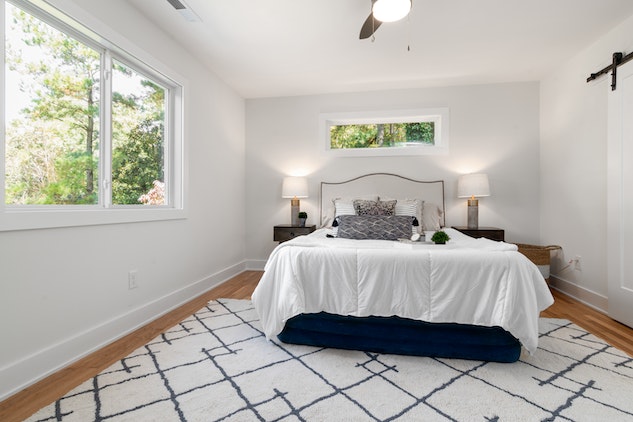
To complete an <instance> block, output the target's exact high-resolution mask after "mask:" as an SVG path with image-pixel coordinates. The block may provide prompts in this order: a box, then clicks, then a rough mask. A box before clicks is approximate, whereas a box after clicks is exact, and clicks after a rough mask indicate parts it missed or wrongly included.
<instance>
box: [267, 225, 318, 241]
mask: <svg viewBox="0 0 633 422" xmlns="http://www.w3.org/2000/svg"><path fill="white" fill-rule="evenodd" d="M315 230H316V226H315V225H314V224H313V225H311V226H305V227H301V226H293V225H292V224H278V225H276V226H275V227H274V229H273V240H274V241H275V242H279V243H282V242H285V241H286V240H290V239H294V238H295V237H297V236H301V235H304V234H310V233H312V232H313V231H315Z"/></svg>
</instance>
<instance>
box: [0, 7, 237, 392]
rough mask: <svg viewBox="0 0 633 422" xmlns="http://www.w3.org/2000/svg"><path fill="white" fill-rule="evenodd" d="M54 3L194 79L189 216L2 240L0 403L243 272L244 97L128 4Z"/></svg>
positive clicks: (17, 234) (5, 235)
mask: <svg viewBox="0 0 633 422" xmlns="http://www.w3.org/2000/svg"><path fill="white" fill-rule="evenodd" d="M53 3H55V4H56V5H58V6H59V7H60V8H62V9H66V10H69V11H72V13H73V14H75V15H76V16H83V17H85V18H86V19H88V20H90V21H92V22H93V23H94V26H95V27H98V28H101V29H102V30H107V31H108V32H109V28H106V27H105V26H104V24H103V23H105V25H107V26H109V27H110V28H111V29H113V30H114V31H115V32H116V33H117V34H118V35H117V34H115V35H113V37H115V38H118V37H119V35H120V36H122V37H121V39H122V40H123V41H124V42H127V43H131V44H130V45H131V46H133V48H140V49H142V50H143V51H144V52H147V53H149V55H151V56H152V57H153V58H154V59H156V60H158V61H161V62H163V63H165V64H166V65H167V66H169V67H171V68H172V69H173V70H174V71H175V72H177V73H179V74H180V75H183V76H184V77H185V78H186V79H187V81H188V86H189V87H190V88H191V89H189V90H188V91H187V92H186V93H185V95H186V97H185V98H186V102H185V110H186V121H185V126H186V139H185V142H186V149H187V153H188V157H189V160H188V162H189V172H188V181H189V183H188V211H189V212H188V218H187V219H184V220H176V221H164V222H151V223H140V224H138V223H135V224H120V225H103V226H87V227H75V228H60V229H48V230H27V231H14V232H2V233H0V289H1V292H0V338H1V342H2V343H1V346H0V400H2V399H3V398H5V397H6V396H7V395H8V394H10V393H11V392H14V391H16V390H17V389H19V388H20V387H23V386H24V385H25V384H28V383H30V382H32V381H33V380H35V379H37V378H40V377H42V376H44V375H46V374H48V373H49V372H51V371H53V370H55V369H57V368H59V367H60V366H63V365H65V364H67V363H68V362H70V361H72V360H74V359H76V358H77V357H79V356H81V355H84V354H86V353H87V352H89V351H91V350H94V349H96V348H98V347H100V346H102V345H104V343H106V342H109V341H110V340H112V339H113V338H115V337H118V336H120V335H121V334H123V333H124V332H126V331H129V330H130V329H132V328H133V327H136V326H138V325H141V324H143V323H145V322H147V321H148V320H149V319H152V318H153V317H155V316H157V315H158V314H160V313H163V312H165V311H167V310H168V309H169V308H172V307H174V306H175V305H177V304H179V303H181V302H183V301H186V300H188V299H190V298H192V297H194V296H196V295H197V294H199V293H201V292H202V291H204V290H207V289H208V288H210V287H212V286H213V285H215V284H217V283H219V282H221V281H224V280H225V279H227V278H228V277H230V276H232V275H235V274H237V273H239V272H240V271H242V270H243V268H244V256H245V251H244V228H243V227H244V224H243V222H244V220H245V214H244V208H245V200H244V184H245V181H244V177H245V171H244V154H245V151H244V150H245V134H244V127H245V121H244V116H245V104H244V100H243V99H241V98H240V97H239V96H238V95H236V94H235V92H234V91H233V90H232V89H231V88H229V87H228V86H226V85H225V84H224V83H223V82H221V81H220V80H219V79H218V78H217V77H215V76H214V75H213V74H211V73H210V72H209V71H208V70H206V69H205V68H204V67H203V66H202V65H201V64H200V63H199V62H198V61H197V60H196V59H195V58H193V57H192V56H190V55H188V54H187V53H185V52H184V50H183V49H182V48H181V47H180V46H178V45H176V44H175V43H174V42H173V41H172V40H171V39H170V38H169V37H167V36H165V34H164V33H162V32H161V31H160V30H159V29H157V28H156V27H155V26H154V25H152V24H150V23H149V22H148V21H146V20H145V18H144V17H143V16H142V15H140V14H139V13H138V12H137V11H136V10H135V9H133V8H131V7H130V6H129V5H128V4H127V2H126V1H124V0H109V1H107V2H104V1H101V0H89V1H88V0H76V1H74V2H73V1H71V0H58V1H54V2H53ZM97 19H98V20H97ZM115 41H116V40H115ZM131 269H137V270H138V284H139V287H138V288H137V289H135V290H128V288H127V283H128V281H127V277H128V276H127V274H128V271H129V270H131Z"/></svg>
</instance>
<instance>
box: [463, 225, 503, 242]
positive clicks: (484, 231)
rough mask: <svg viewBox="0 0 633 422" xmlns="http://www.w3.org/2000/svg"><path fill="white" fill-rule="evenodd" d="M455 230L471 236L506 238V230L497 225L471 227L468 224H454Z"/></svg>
mask: <svg viewBox="0 0 633 422" xmlns="http://www.w3.org/2000/svg"><path fill="white" fill-rule="evenodd" d="M453 228H454V229H455V230H459V231H460V232H462V233H464V234H467V235H468V236H471V237H485V238H486V239H490V240H500V241H504V240H505V231H504V230H503V229H499V228H497V227H479V228H476V229H469V228H468V227H466V226H453Z"/></svg>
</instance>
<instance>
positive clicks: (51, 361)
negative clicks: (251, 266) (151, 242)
mask: <svg viewBox="0 0 633 422" xmlns="http://www.w3.org/2000/svg"><path fill="white" fill-rule="evenodd" d="M245 270H246V261H242V262H240V263H238V264H235V265H233V266H231V267H228V268H225V269H224V270H221V271H218V272H217V273H215V274H212V275H210V276H208V277H205V278H204V279H201V280H198V281H195V282H193V283H191V284H189V285H187V286H185V287H183V288H181V289H178V290H176V291H174V292H171V293H169V294H167V295H165V296H163V297H161V298H158V299H156V300H153V301H151V302H148V303H146V304H144V305H142V306H139V307H137V308H136V309H133V310H131V311H129V312H126V313H124V314H121V315H118V316H116V317H114V318H112V319H110V320H108V321H105V322H103V323H102V324H99V325H97V326H94V327H91V328H90V329H88V330H85V331H83V332H80V333H77V334H75V335H73V336H72V337H69V338H66V339H64V340H62V341H60V342H58V343H56V344H53V345H51V346H49V347H46V348H44V349H42V350H39V351H37V352H35V353H33V354H31V355H28V356H26V357H24V358H22V359H20V360H18V361H15V362H12V363H10V364H9V365H6V366H4V367H2V368H0V401H2V400H4V399H6V398H8V397H10V396H11V395H13V394H15V393H17V392H18V391H20V390H22V389H24V388H26V387H28V386H29V385H31V384H33V383H35V382H37V381H39V380H41V379H43V378H45V377H47V376H49V375H51V374H53V373H55V372H56V371H58V370H60V369H62V368H65V367H67V366H68V365H70V364H72V363H73V362H76V361H78V360H79V359H81V358H83V357H85V356H87V355H89V354H90V353H93V352H94V351H96V350H99V349H100V348H102V347H104V346H106V345H108V344H110V343H112V342H113V341H115V340H117V339H119V338H121V337H123V336H125V335H127V334H129V333H131V332H133V331H134V330H136V329H138V328H139V327H142V326H144V325H146V324H148V323H150V322H151V321H153V320H155V319H156V318H158V317H160V316H161V315H164V314H166V313H168V312H170V311H171V310H173V309H176V308H178V307H179V306H182V305H183V304H185V303H187V302H188V301H190V300H192V299H194V298H195V297H197V296H199V295H201V294H203V293H204V292H206V291H208V290H210V289H212V288H214V287H216V286H218V285H220V284H222V283H223V282H225V281H227V280H228V279H230V278H232V277H234V276H236V275H238V274H240V273H241V272H243V271H245Z"/></svg>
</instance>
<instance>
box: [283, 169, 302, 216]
mask: <svg viewBox="0 0 633 422" xmlns="http://www.w3.org/2000/svg"><path fill="white" fill-rule="evenodd" d="M281 197H282V198H292V199H291V200H290V224H291V225H293V226H298V225H299V205H300V204H299V198H307V197H308V179H306V178H305V177H286V178H284V182H283V184H282V186H281Z"/></svg>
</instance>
